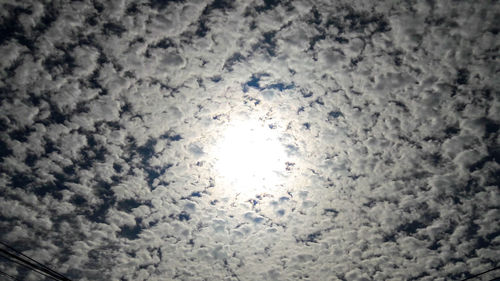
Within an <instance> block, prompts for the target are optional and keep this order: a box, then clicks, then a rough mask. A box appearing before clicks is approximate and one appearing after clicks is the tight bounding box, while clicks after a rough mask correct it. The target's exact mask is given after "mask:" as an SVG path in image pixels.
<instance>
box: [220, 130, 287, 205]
mask: <svg viewBox="0 0 500 281" xmlns="http://www.w3.org/2000/svg"><path fill="white" fill-rule="evenodd" d="M216 155H217V160H216V161H217V162H216V169H217V172H218V174H219V176H220V178H221V179H222V180H223V182H224V184H225V185H226V186H227V187H228V188H230V189H232V190H231V192H235V193H237V194H243V195H249V196H253V195H255V194H258V193H263V192H265V193H268V192H272V191H273V190H275V189H276V188H277V186H278V185H279V184H280V183H281V182H280V180H281V179H282V174H283V172H284V170H285V167H284V166H285V161H284V160H285V153H284V150H283V147H282V145H281V143H280V141H279V138H278V133H277V132H276V130H273V129H270V128H268V127H264V126H262V125H261V124H259V123H258V122H255V121H241V122H236V123H233V124H231V125H230V126H229V127H228V128H227V129H226V131H225V132H224V135H223V139H222V140H221V141H220V142H219V145H218V146H217V152H216Z"/></svg>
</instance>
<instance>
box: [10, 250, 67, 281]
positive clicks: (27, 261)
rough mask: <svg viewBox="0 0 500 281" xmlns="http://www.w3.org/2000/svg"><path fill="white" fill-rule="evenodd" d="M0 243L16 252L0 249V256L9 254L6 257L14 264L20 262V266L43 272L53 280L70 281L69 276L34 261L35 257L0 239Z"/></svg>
mask: <svg viewBox="0 0 500 281" xmlns="http://www.w3.org/2000/svg"><path fill="white" fill-rule="evenodd" d="M0 244H1V245H3V246H4V247H6V248H7V249H9V250H11V251H12V252H14V253H16V254H17V255H16V254H13V253H10V252H8V251H7V250H5V249H0V253H2V256H4V257H5V258H7V257H6V256H5V255H7V256H9V257H10V258H8V259H9V260H10V261H12V262H14V263H16V264H20V265H21V266H23V267H25V268H29V269H30V270H33V271H35V272H37V273H40V274H43V275H44V276H47V277H50V278H52V279H54V280H58V281H71V280H70V279H69V278H67V277H66V276H64V275H62V274H60V273H59V272H57V271H55V270H52V269H51V268H49V267H48V266H46V265H44V264H42V263H40V262H38V261H36V260H35V259H32V258H30V257H28V256H27V255H25V254H23V253H21V252H19V251H17V250H16V249H14V248H12V247H11V246H9V245H8V244H7V243H4V242H2V241H0ZM12 259H14V260H16V261H17V262H16V261H14V260H12Z"/></svg>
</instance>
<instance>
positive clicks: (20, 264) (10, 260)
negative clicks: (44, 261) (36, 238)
mask: <svg viewBox="0 0 500 281" xmlns="http://www.w3.org/2000/svg"><path fill="white" fill-rule="evenodd" d="M0 256H1V257H2V258H4V259H6V260H8V261H9V262H12V263H15V264H17V265H19V266H21V267H23V268H25V269H28V270H31V271H34V272H36V273H38V274H40V275H43V276H45V277H48V278H51V279H54V278H53V277H52V276H51V275H48V274H47V273H44V272H43V271H40V270H38V269H36V268H32V267H31V266H29V265H27V264H25V263H22V262H20V261H17V260H13V259H10V258H9V257H8V256H5V255H4V254H3V253H1V252H0ZM54 280H57V279H54Z"/></svg>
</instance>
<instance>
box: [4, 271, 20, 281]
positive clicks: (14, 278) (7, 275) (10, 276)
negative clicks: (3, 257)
mask: <svg viewBox="0 0 500 281" xmlns="http://www.w3.org/2000/svg"><path fill="white" fill-rule="evenodd" d="M0 275H3V276H5V277H7V278H9V279H11V280H15V281H21V280H19V279H17V278H16V277H14V276H12V275H10V274H7V273H5V272H3V271H1V270H0Z"/></svg>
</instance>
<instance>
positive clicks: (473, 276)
mask: <svg viewBox="0 0 500 281" xmlns="http://www.w3.org/2000/svg"><path fill="white" fill-rule="evenodd" d="M497 269H500V265H499V266H497V267H494V268H492V269H489V270H486V271H483V272H481V273H478V274H476V275H472V276H470V277H468V278H465V279H463V280H462V281H465V280H470V279H472V278H476V277H479V276H481V275H483V274H486V273H488V272H491V271H494V270H497ZM493 279H495V278H493Z"/></svg>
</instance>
